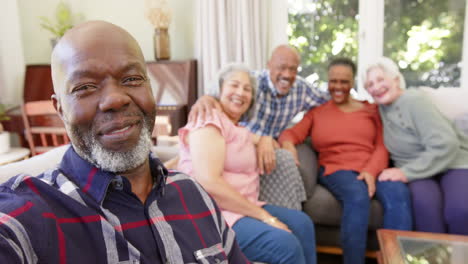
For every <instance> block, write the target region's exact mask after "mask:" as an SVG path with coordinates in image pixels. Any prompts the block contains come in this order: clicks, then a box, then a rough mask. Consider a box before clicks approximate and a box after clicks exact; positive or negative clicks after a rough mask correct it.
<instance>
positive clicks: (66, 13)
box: [39, 1, 74, 47]
mask: <svg viewBox="0 0 468 264" xmlns="http://www.w3.org/2000/svg"><path fill="white" fill-rule="evenodd" d="M39 19H40V20H41V27H42V28H43V29H45V30H48V31H49V32H51V33H52V34H53V35H54V37H53V38H52V39H51V44H52V47H54V46H55V44H56V43H57V41H58V40H59V39H60V38H61V37H62V36H63V35H64V34H65V32H67V30H69V29H70V28H72V27H73V21H74V15H73V14H72V12H71V9H70V7H69V6H68V5H67V4H66V3H65V2H63V1H60V2H59V3H58V5H57V8H56V9H55V18H54V19H49V18H47V17H43V16H42V17H39Z"/></svg>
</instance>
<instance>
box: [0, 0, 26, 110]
mask: <svg viewBox="0 0 468 264" xmlns="http://www.w3.org/2000/svg"><path fill="white" fill-rule="evenodd" d="M17 4H18V3H17V1H16V0H6V1H4V2H2V11H3V12H2V15H1V16H0V34H1V36H2V39H1V41H0V103H4V104H6V105H7V106H8V107H11V106H16V105H19V104H20V103H21V102H22V96H23V81H24V80H23V79H24V70H25V62H24V55H23V44H22V40H21V27H20V19H19V13H18V5H17Z"/></svg>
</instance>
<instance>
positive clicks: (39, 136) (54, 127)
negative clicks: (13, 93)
mask: <svg viewBox="0 0 468 264" xmlns="http://www.w3.org/2000/svg"><path fill="white" fill-rule="evenodd" d="M21 110H22V111H21V112H22V115H23V123H24V127H25V131H24V134H25V137H26V140H27V141H28V144H29V148H30V149H31V154H32V156H34V155H37V154H40V153H43V152H46V151H48V150H51V149H53V148H55V147H58V146H61V145H64V144H68V143H69V142H70V140H69V138H68V136H67V131H66V130H65V127H64V126H63V123H62V122H57V121H56V120H57V118H56V116H57V111H56V110H55V108H54V106H53V104H52V101H51V100H44V101H33V102H27V103H24V104H23V105H22V106H21Z"/></svg>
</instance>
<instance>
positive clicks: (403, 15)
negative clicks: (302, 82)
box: [288, 0, 465, 87]
mask: <svg viewBox="0 0 468 264" xmlns="http://www.w3.org/2000/svg"><path fill="white" fill-rule="evenodd" d="M358 2H359V0H313V1H312V0H310V1H308V2H307V4H306V5H305V6H301V7H300V8H297V6H295V3H296V1H294V0H290V1H289V3H290V7H291V8H290V12H289V27H288V37H289V43H290V44H291V45H293V46H295V47H297V48H298V50H299V52H300V54H301V58H302V68H301V71H300V73H299V74H300V75H301V76H303V77H309V76H311V75H312V77H309V78H310V80H311V81H316V80H320V81H326V66H327V64H328V62H329V61H330V60H331V59H332V58H333V57H338V56H340V57H341V56H344V57H350V58H351V59H353V60H354V61H357V54H358V38H357V34H358V24H359V23H358V19H359V14H358ZM294 7H296V9H295V8H294ZM464 18H465V0H458V1H440V0H406V1H402V0H385V18H384V21H385V26H384V27H385V29H384V47H383V49H384V55H385V56H388V57H390V58H392V59H393V60H395V61H396V62H397V63H398V64H399V66H400V68H401V69H402V72H403V74H404V75H405V78H406V80H407V83H408V85H409V86H419V85H428V86H432V87H439V86H459V85H460V67H459V62H460V61H461V53H462V45H463V25H464ZM362 52H365V51H362Z"/></svg>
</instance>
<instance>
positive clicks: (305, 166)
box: [296, 142, 318, 199]
mask: <svg viewBox="0 0 468 264" xmlns="http://www.w3.org/2000/svg"><path fill="white" fill-rule="evenodd" d="M296 149H297V153H298V155H299V163H300V165H299V172H300V173H301V176H302V180H303V181H304V188H305V191H306V194H307V199H309V198H310V197H311V196H312V194H313V193H314V190H315V185H316V183H317V171H318V167H317V154H316V153H315V151H314V150H313V149H312V148H311V147H310V143H309V142H306V143H304V144H301V145H298V146H297V147H296Z"/></svg>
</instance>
